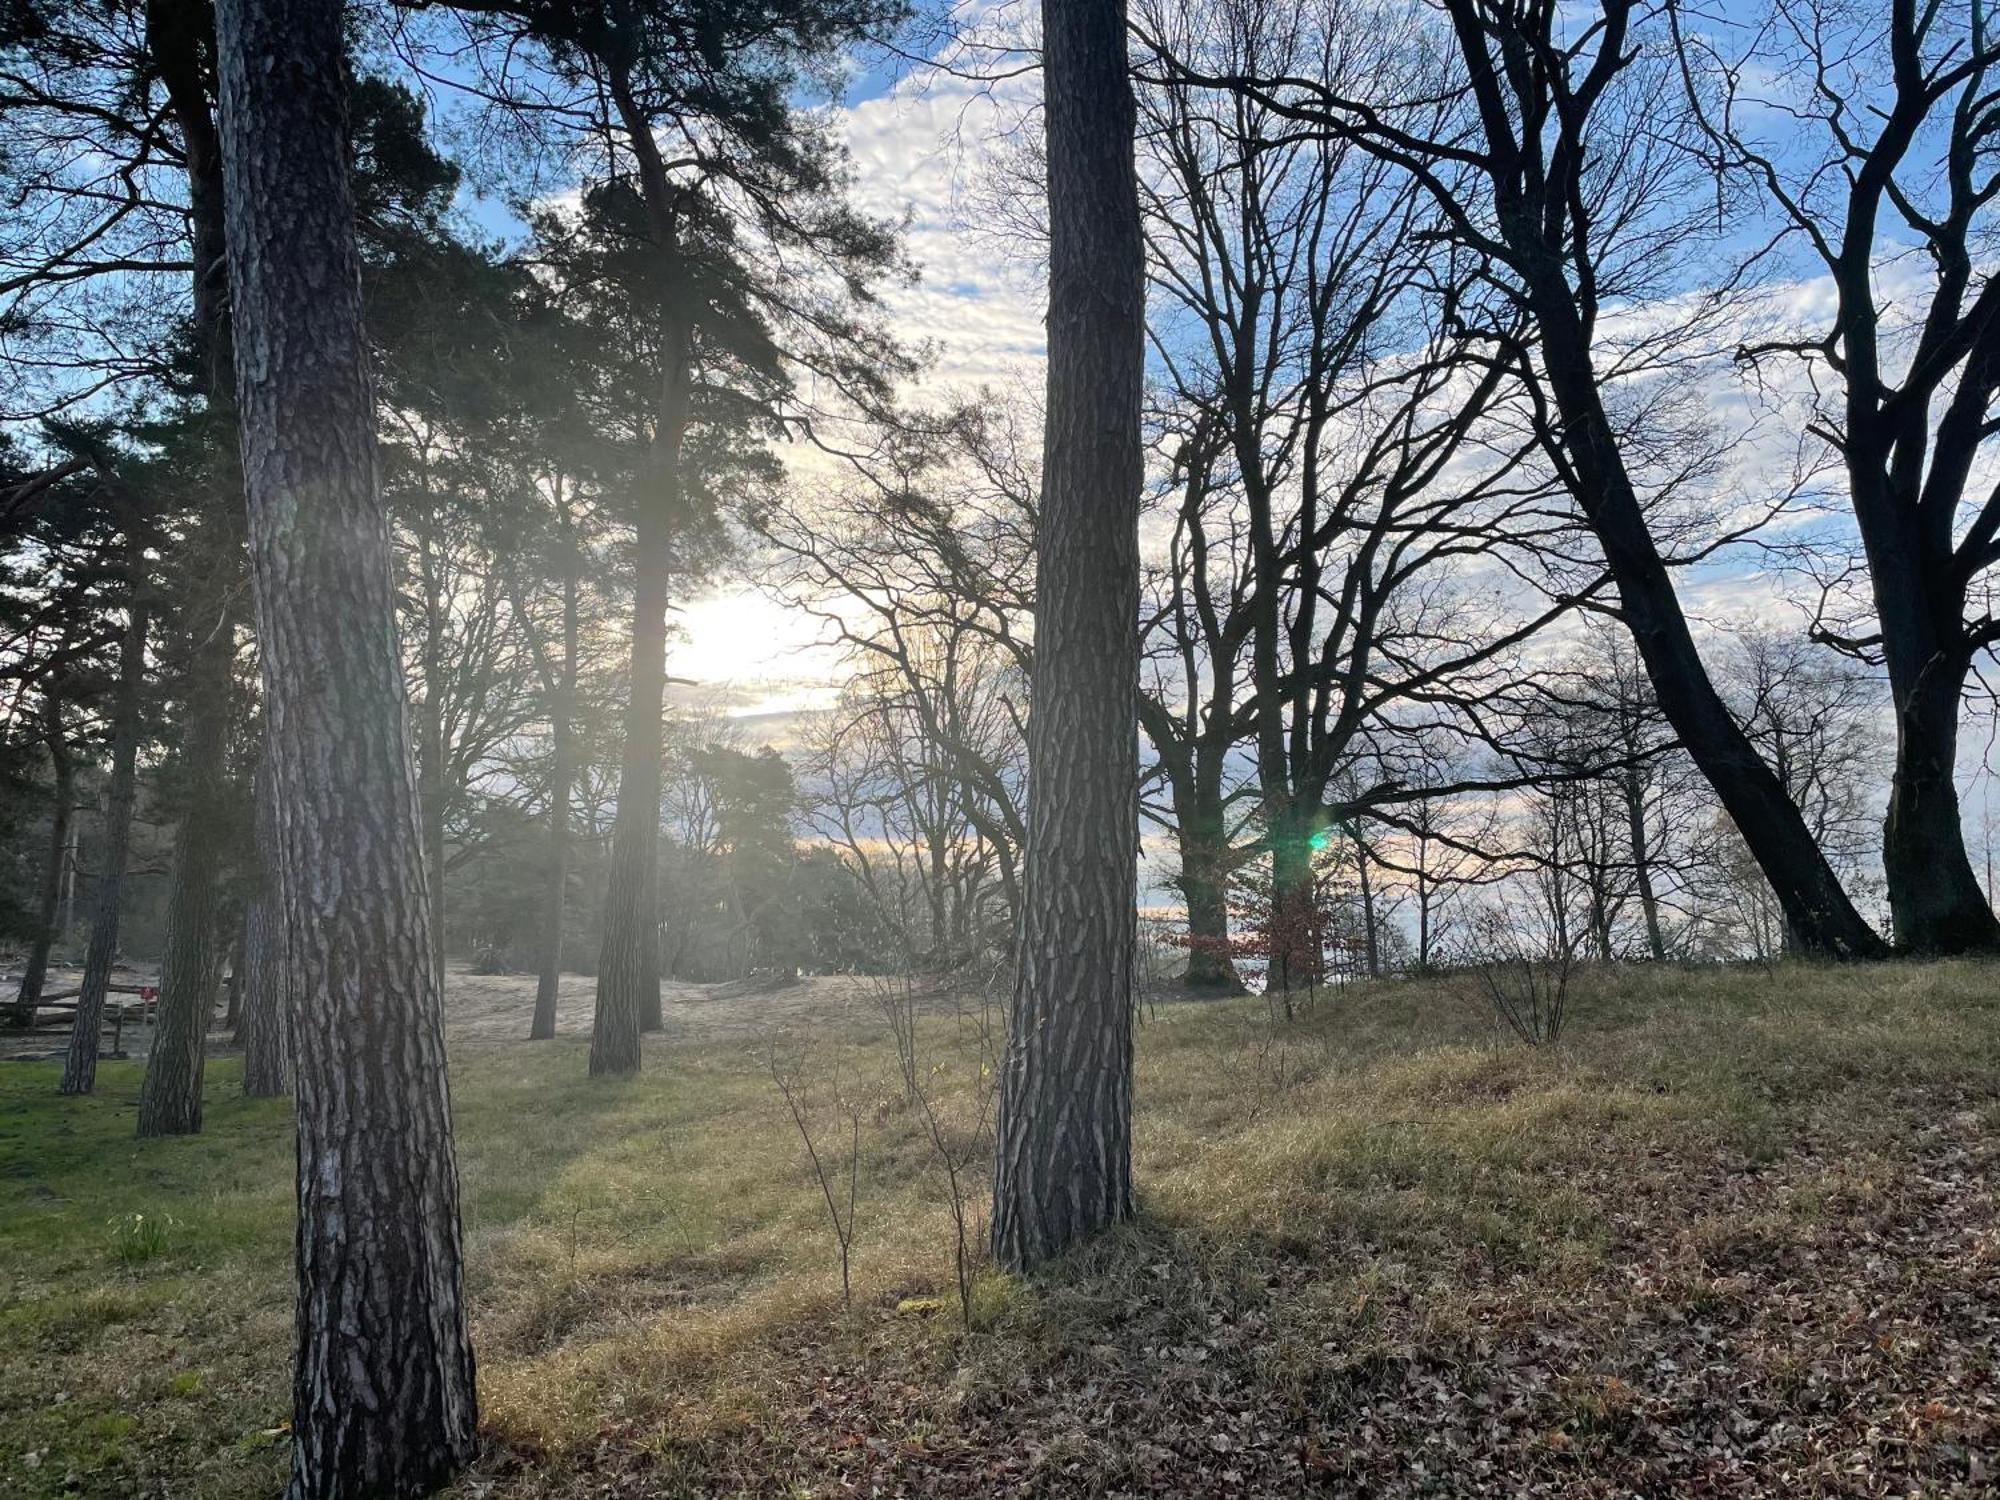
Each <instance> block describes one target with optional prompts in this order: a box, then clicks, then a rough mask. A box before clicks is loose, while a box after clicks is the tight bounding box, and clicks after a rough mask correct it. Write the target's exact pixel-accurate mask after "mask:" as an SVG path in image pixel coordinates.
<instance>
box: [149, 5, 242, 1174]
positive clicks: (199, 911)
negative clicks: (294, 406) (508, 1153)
mask: <svg viewBox="0 0 2000 1500" xmlns="http://www.w3.org/2000/svg"><path fill="white" fill-rule="evenodd" d="M212 42H213V30H212V19H211V16H210V12H209V9H208V7H207V5H206V4H205V3H204V0H148V3H147V6H146V43H147V49H148V52H149V54H150V55H151V57H152V60H153V63H154V65H155V66H156V67H157V68H158V70H159V74H160V78H161V81H162V82H163V83H164V84H165V86H166V90H167V96H168V101H169V103H170V105H171V107H172V110H173V114H174V121H175V124H176V125H177V126H178V127H179V130H180V136H181V148H182V149H181V155H182V158H183V166H184V169H185V172H186V176H187V186H188V219H189V227H190V233H191V239H192V244H191V246H190V248H191V249H192V251H193V260H194V275H193V278H192V291H193V300H194V338H195V347H196V356H197V366H196V374H195V380H196V386H197V388H198V389H199V390H200V391H201V393H202V394H203V396H204V397H206V398H207V402H208V413H209V417H210V420H211V422H212V424H213V428H214V432H215V445H216V446H215V452H216V458H217V462H216V463H215V466H214V472H213V473H212V475H211V476H210V477H211V478H212V479H213V481H214V488H213V489H212V491H211V492H210V493H209V494H207V495H206V496H204V497H203V502H202V507H201V509H202V515H201V520H200V522H199V525H198V529H197V531H196V534H195V538H194V541H193V544H192V545H191V547H190V549H189V559H188V560H189V562H190V563H191V565H192V569H193V570H194V571H195V573H196V576H195V577H193V578H192V579H191V580H190V591H191V596H192V597H191V599H190V603H189V605H188V609H187V616H188V637H189V641H188V643H189V648H190V654H189V659H188V669H187V703H186V713H187V724H186V726H185V731H184V737H183V741H182V746H181V748H182V754H183V764H184V766H185V768H186V775H185V785H184V802H183V806H182V813H181V821H180V824H179V826H178V827H177V829H176V831H175V836H174V856H173V864H172V867H171V872H170V874H169V886H168V897H167V934H166V951H165V954H164V956H163V958H162V961H161V965H160V1000H159V1006H158V1009H157V1011H156V1012H155V1026H154V1031H153V1043H152V1047H151V1050H150V1051H149V1052H148V1054H147V1059H146V1077H145V1082H144V1084H143V1085H142V1087H141V1089H140V1094H139V1134H140V1135H141V1136H156V1135H189V1134H193V1133H195V1132H197V1131H199V1130H200V1129H201V1094H202V1078H203V1070H204V1065H205V1061H206V1059H205V1053H206V1047H207V1039H208V1023H209V1019H210V1010H211V1008H212V1006H213V1005H214V1000H215V981H216V975H217V970H218V966H219V964H220V953H219V949H218V945H217V933H216V931H215V925H216V922H217V919H218V917H219V908H220V896H221V886H222V868H221V861H222V855H223V840H222V837H221V832H222V826H223V803H224V798H225V796H226V790H227V788H226V770H227V761H226V757H225V754H224V752H225V750H226V748H227V745H228V737H229V718H228V716H229V711H230V698H231V692H230V688H231V683H230V671H231V665H232V659H233V647H234V636H233V619H232V614H233V611H232V610H231V609H230V606H229V602H228V592H229V590H228V580H230V579H232V578H233V577H234V576H235V573H236V564H237V558H238V548H239V547H240V545H241V534H240V533H241V522H240V515H239V512H238V511H237V509H236V501H235V495H234V493H233V491H234V488H235V484H236V454H235V432H234V426H235V411H234V408H233V405H232V403H231V400H230V369H231V360H232V344H231V334H230V323H229V286H228V278H227V276H226V274H225V264H224V263H225V260H226V234H225V225H224V206H223V197H224V193H223V181H222V178H223V162H222V142H221V139H220V137H219V136H218V135H217V133H216V128H215V119H214V115H213V114H212V113H211V111H210V108H209V93H208V82H207V75H208V71H209V66H208V65H209V61H210V57H211V47H212Z"/></svg>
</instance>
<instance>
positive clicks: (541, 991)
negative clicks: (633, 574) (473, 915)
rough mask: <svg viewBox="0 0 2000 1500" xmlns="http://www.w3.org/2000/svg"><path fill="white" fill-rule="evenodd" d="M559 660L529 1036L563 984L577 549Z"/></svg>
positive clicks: (569, 556) (552, 1018)
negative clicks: (539, 939)
mask: <svg viewBox="0 0 2000 1500" xmlns="http://www.w3.org/2000/svg"><path fill="white" fill-rule="evenodd" d="M564 559H565V565H564V574H563V659H562V665H561V666H560V667H559V668H558V669H557V670H558V672H559V673H560V676H559V677H558V678H557V681H556V683H555V689H556V691H555V692H554V693H553V694H552V695H551V699H552V701H551V703H550V708H549V720H550V722H549V738H550V740H551V742H552V743H551V752H552V753H551V765H550V767H549V848H548V856H547V858H548V870H547V877H546V878H547V881H548V884H547V887H546V890H545V893H544V895H543V897H542V901H543V906H542V943H541V975H540V977H539V978H538V979H537V980H536V981H535V1016H534V1021H533V1023H532V1024H531V1025H530V1026H529V1028H528V1039H529V1040H530V1041H537V1042H539V1041H548V1040H549V1039H550V1038H552V1037H554V1036H555V1034H556V995H557V993H558V991H559V990H560V988H561V985H562V958H563V917H564V914H565V910H566V908H567V906H568V897H569V839H570V830H569V824H570V789H571V784H572V783H573V782H574V781H575V779H576V724H575V718H576V658H577V649H578V644H579V643H578V639H577V636H578V628H577V627H578V621H577V590H578V580H577V576H576V554H575V552H574V550H573V549H571V550H569V551H566V552H565V554H564Z"/></svg>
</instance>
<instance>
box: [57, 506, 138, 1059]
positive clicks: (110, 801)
mask: <svg viewBox="0 0 2000 1500" xmlns="http://www.w3.org/2000/svg"><path fill="white" fill-rule="evenodd" d="M128 552H129V554H130V555H131V558H132V562H133V573H132V584H131V586H132V588H133V591H134V592H135V594H136V593H137V592H138V591H140V590H141V589H143V588H144V586H145V585H144V581H143V567H142V564H143V558H144V547H143V544H142V543H137V542H135V543H133V544H132V545H131V546H130V547H129V548H128ZM149 624H150V618H149V616H148V613H147V609H146V605H145V604H144V603H143V602H142V601H140V600H137V599H135V600H134V602H133V603H132V604H131V606H130V607H129V608H128V610H127V612H126V616H125V639H124V640H123V641H122V642H121V643H120V644H119V647H118V691H117V696H116V697H115V698H114V699H113V701H112V708H111V781H110V784H109V786H108V787H107V788H106V794H105V807H104V847H103V850H102V852H101V853H100V854H99V855H98V859H99V868H98V873H97V910H96V913H95V915H94V916H93V917H92V919H91V924H90V947H89V949H88V950H87V951H86V952H85V954H84V959H83V987H82V993H81V994H80V995H78V997H77V1002H76V1026H75V1028H74V1029H73V1030H72V1031H71V1032H70V1036H69V1052H68V1054H67V1056H65V1058H64V1059H63V1076H62V1092H64V1093H65V1094H87V1093H89V1092H90V1091H91V1090H92V1089H93V1088H95V1087H96V1086H97V1049H98V1044H99V1040H100V1033H101V1032H102V1031H103V1029H104V1002H105V999H106V997H107V996H108V995H109V994H110V991H111V966H112V964H113V963H114V962H115V961H116V960H117V957H118V923H119V918H120V916H121V915H122V914H123V911H124V904H125V866H126V865H127V863H129V861H130V859H131V851H132V812H133V809H134V807H135V806H136V805H137V803H138V788H139V740H140V737H141V736H142V735H143V733H144V732H145V724H144V702H143V693H144V689H145V683H146V635H147V630H148V626H149Z"/></svg>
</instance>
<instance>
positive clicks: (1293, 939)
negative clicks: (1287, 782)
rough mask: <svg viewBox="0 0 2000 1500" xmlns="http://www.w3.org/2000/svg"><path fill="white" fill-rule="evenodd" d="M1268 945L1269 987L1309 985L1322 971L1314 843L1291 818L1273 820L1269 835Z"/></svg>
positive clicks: (1307, 987) (1289, 988)
mask: <svg viewBox="0 0 2000 1500" xmlns="http://www.w3.org/2000/svg"><path fill="white" fill-rule="evenodd" d="M1265 936H1266V939H1267V942H1268V945H1269V947H1270V971H1269V973H1270V978H1269V980H1268V983H1267V986H1266V987H1267V989H1269V990H1273V991H1281V992H1284V993H1286V994H1290V993H1291V992H1292V991H1293V990H1310V989H1312V988H1314V987H1315V986H1316V985H1318V984H1319V983H1320V982H1321V981H1322V980H1323V979H1324V978H1325V977H1326V951H1325V944H1324V937H1325V934H1324V933H1323V932H1322V931H1321V924H1320V913H1319V901H1318V891H1317V887H1316V883H1315V880H1314V877H1313V866H1312V845H1311V843H1310V842H1308V836H1307V834H1306V832H1305V830H1304V829H1303V827H1301V826H1300V825H1299V824H1298V823H1297V822H1296V821H1295V820H1294V819H1291V818H1285V819H1282V820H1280V821H1279V822H1277V823H1276V824H1275V825H1274V826H1273V829H1272V835H1271V900H1270V923H1269V927H1268V930H1267V932H1266V934H1265Z"/></svg>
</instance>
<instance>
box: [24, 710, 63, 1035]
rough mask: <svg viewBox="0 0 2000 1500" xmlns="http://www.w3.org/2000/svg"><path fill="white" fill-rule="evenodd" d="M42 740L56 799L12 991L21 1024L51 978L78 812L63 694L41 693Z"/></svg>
mask: <svg viewBox="0 0 2000 1500" xmlns="http://www.w3.org/2000/svg"><path fill="white" fill-rule="evenodd" d="M41 717H42V743H43V745H44V746H45V747H46V748H47V749H48V752H49V772H50V776H51V778H52V780H53V782H54V786H53V788H52V792H53V796H54V802H53V804H52V806H51V812H50V817H49V852H48V857H47V858H46V859H45V860H44V861H43V864H42V889H41V895H40V899H39V900H38V901H37V902H36V905H35V936H34V940H33V941H32V942H31V943H29V945H28V965H27V967H26V968H25V969H24V970H22V973H21V987H20V989H19V990H18V991H17V992H16V993H15V996H14V1005H15V1011H16V1014H17V1015H19V1016H20V1018H21V1024H22V1025H23V1026H32V1025H34V1022H35V1010H36V1008H37V1007H39V1006H40V1005H41V1003H42V989H43V987H44V985H45V984H46V983H47V980H48V977H49V950H50V949H51V948H53V947H54V946H55V941H56V909H57V907H59V906H60V905H61V904H62V887H63V866H64V863H65V862H66V861H67V860H68V858H69V834H70V828H71V827H72V826H73V824H74V820H75V817H76V757H75V756H73V755H72V754H71V753H70V746H69V730H68V728H67V726H65V725H64V723H63V705H62V695H61V694H60V693H59V692H57V691H55V690H53V689H48V690H45V691H44V692H43V694H42V716H41Z"/></svg>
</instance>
